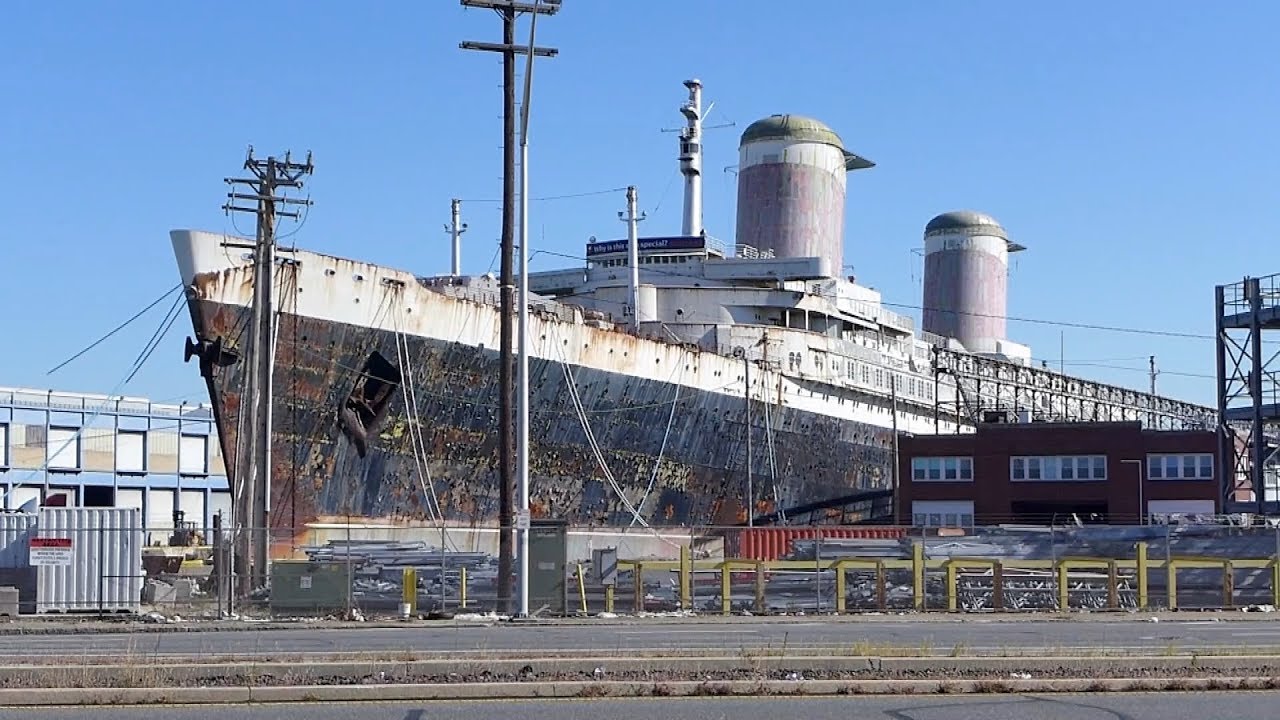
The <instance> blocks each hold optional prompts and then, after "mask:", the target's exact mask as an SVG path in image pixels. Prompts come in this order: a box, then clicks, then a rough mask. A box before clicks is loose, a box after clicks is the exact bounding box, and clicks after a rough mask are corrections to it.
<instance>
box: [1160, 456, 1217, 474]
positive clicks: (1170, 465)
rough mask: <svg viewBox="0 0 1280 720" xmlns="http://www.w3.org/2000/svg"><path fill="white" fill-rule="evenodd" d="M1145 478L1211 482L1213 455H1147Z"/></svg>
mask: <svg viewBox="0 0 1280 720" xmlns="http://www.w3.org/2000/svg"><path fill="white" fill-rule="evenodd" d="M1147 477H1148V478H1149V479H1151V480H1211V479H1213V455H1212V454H1210V453H1192V454H1179V455H1148V456H1147Z"/></svg>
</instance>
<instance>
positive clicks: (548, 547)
mask: <svg viewBox="0 0 1280 720" xmlns="http://www.w3.org/2000/svg"><path fill="white" fill-rule="evenodd" d="M568 558H569V523H568V522H566V521H564V520H530V521H529V614H530V615H541V614H544V613H547V614H551V615H562V616H563V615H568V614H569V584H568V582H567V581H566V580H565V569H566V567H567V566H568V564H569V559H568Z"/></svg>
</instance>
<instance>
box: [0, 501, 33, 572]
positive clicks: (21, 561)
mask: <svg viewBox="0 0 1280 720" xmlns="http://www.w3.org/2000/svg"><path fill="white" fill-rule="evenodd" d="M35 525H36V516H35V515H32V514H29V513H0V568H2V569H11V568H25V567H27V564H28V563H27V538H29V537H30V536H31V530H32V528H34V527H35Z"/></svg>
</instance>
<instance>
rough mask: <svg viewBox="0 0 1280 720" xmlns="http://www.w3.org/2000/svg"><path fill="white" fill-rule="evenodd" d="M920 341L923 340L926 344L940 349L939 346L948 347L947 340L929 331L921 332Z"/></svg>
mask: <svg viewBox="0 0 1280 720" xmlns="http://www.w3.org/2000/svg"><path fill="white" fill-rule="evenodd" d="M920 339H921V340H923V341H925V342H927V343H929V344H930V345H933V346H935V347H939V346H940V347H946V346H947V339H946V338H944V337H942V336H941V335H936V334H934V333H931V332H928V331H925V330H921V331H920Z"/></svg>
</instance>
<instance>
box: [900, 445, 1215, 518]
mask: <svg viewBox="0 0 1280 720" xmlns="http://www.w3.org/2000/svg"><path fill="white" fill-rule="evenodd" d="M1216 450H1217V438H1216V435H1215V433H1214V432H1213V431H1211V430H1192V431H1183V430H1176V431H1174V430H1164V431H1161V430H1144V429H1143V428H1142V426H1141V425H1140V424H1139V423H1137V422H1104V423H1062V424H1058V423H987V424H982V425H979V426H978V429H977V432H975V433H966V434H960V435H914V436H912V435H903V436H901V437H900V439H899V468H898V477H899V492H898V496H897V498H896V502H897V503H898V505H897V509H898V512H899V513H900V515H899V519H900V521H901V522H902V523H904V524H914V525H921V526H970V525H975V524H976V525H990V524H996V523H1036V524H1046V523H1050V522H1055V521H1056V522H1059V523H1061V522H1073V521H1074V520H1073V518H1072V515H1073V514H1074V516H1075V517H1078V518H1079V519H1080V520H1081V521H1082V522H1094V523H1112V524H1133V523H1137V522H1138V521H1139V518H1140V513H1144V514H1145V515H1146V516H1148V517H1150V516H1153V515H1164V514H1170V513H1209V514H1213V513H1217V512H1218V511H1219V506H1220V504H1221V503H1220V501H1219V498H1220V483H1219V478H1218V470H1217V467H1216V465H1217V461H1216V458H1215V454H1216ZM1144 506H1145V509H1143V510H1140V508H1143V507H1144Z"/></svg>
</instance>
